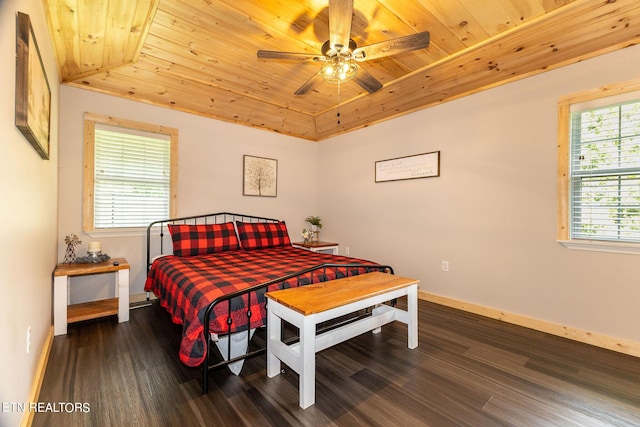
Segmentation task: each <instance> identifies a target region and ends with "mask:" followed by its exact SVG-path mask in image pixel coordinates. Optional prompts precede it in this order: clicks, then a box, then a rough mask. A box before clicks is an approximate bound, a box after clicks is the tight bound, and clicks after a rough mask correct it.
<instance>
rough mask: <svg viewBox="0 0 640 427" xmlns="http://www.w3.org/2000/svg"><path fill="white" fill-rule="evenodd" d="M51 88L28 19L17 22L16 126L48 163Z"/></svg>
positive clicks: (24, 15)
mask: <svg viewBox="0 0 640 427" xmlns="http://www.w3.org/2000/svg"><path fill="white" fill-rule="evenodd" d="M50 120H51V88H50V87H49V81H48V80H47V74H46V73H45V70H44V65H43V63H42V58H41V57H40V50H39V49H38V43H37V42H36V37H35V35H34V33H33V28H32V27H31V20H30V19H29V15H27V14H24V13H21V12H18V15H17V18H16V126H17V128H18V129H20V132H22V134H23V135H24V136H25V138H27V140H28V141H29V142H30V143H31V145H32V146H33V148H35V150H36V151H37V152H38V154H40V157H42V158H43V159H46V160H48V159H49V136H50V135H49V131H50Z"/></svg>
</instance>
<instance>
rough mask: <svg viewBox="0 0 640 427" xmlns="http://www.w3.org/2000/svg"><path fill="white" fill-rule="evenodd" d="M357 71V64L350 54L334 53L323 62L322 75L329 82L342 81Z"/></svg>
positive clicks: (350, 77)
mask: <svg viewBox="0 0 640 427" xmlns="http://www.w3.org/2000/svg"><path fill="white" fill-rule="evenodd" d="M357 72H358V64H356V62H355V61H354V60H353V59H352V58H351V56H343V55H335V56H334V57H332V58H331V59H329V60H328V61H327V62H325V63H324V65H323V66H322V70H321V75H322V77H323V78H324V79H325V80H326V81H328V82H329V83H343V82H346V81H348V80H351V79H352V78H354V77H355V76H356V73H357Z"/></svg>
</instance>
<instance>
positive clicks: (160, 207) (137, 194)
mask: <svg viewBox="0 0 640 427" xmlns="http://www.w3.org/2000/svg"><path fill="white" fill-rule="evenodd" d="M170 149H171V145H170V137H169V135H162V134H155V133H148V132H140V131H134V130H129V129H125V128H115V127H111V126H105V125H96V129H95V145H94V150H95V161H94V227H95V228H96V229H100V228H103V229H104V228H121V227H122V228H126V227H144V226H147V225H148V224H149V223H150V222H152V221H155V220H158V219H164V218H168V217H169V196H170V173H171V161H170V160H171V159H170V153H171V151H170Z"/></svg>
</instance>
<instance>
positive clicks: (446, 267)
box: [442, 261, 449, 271]
mask: <svg viewBox="0 0 640 427" xmlns="http://www.w3.org/2000/svg"><path fill="white" fill-rule="evenodd" d="M442 271H449V261H442Z"/></svg>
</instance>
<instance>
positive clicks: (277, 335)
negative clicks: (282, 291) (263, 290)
mask: <svg viewBox="0 0 640 427" xmlns="http://www.w3.org/2000/svg"><path fill="white" fill-rule="evenodd" d="M269 303H270V304H272V305H274V304H275V303H274V302H272V301H269ZM281 329H282V320H280V318H279V317H278V316H276V315H275V314H274V313H273V311H271V310H269V309H268V308H267V377H269V378H273V377H275V376H276V375H278V374H279V373H280V359H278V358H277V357H276V356H275V355H274V354H273V353H272V352H271V349H273V346H274V343H276V342H280V340H281Z"/></svg>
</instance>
